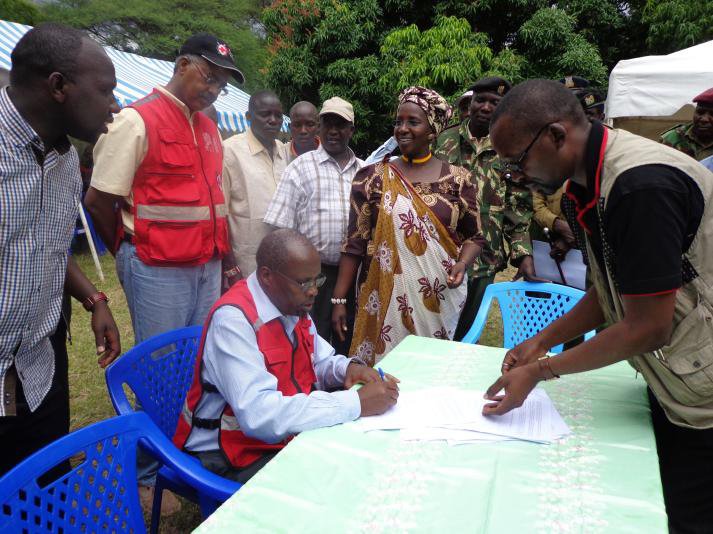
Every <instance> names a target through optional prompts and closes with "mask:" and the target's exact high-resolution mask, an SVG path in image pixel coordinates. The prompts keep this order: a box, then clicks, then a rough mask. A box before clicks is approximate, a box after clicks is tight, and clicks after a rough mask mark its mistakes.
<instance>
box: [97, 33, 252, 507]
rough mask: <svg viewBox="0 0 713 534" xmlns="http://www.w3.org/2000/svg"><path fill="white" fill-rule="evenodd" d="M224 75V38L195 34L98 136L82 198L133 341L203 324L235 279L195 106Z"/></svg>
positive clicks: (217, 152) (143, 478) (231, 71)
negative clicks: (122, 299) (168, 70)
mask: <svg viewBox="0 0 713 534" xmlns="http://www.w3.org/2000/svg"><path fill="white" fill-rule="evenodd" d="M231 76H232V77H233V78H234V79H235V80H237V81H238V82H240V83H242V82H243V81H244V78H243V75H242V73H241V72H240V71H239V70H238V69H237V67H236V66H235V63H234V60H233V56H232V54H231V52H230V48H228V46H227V44H226V43H225V42H223V41H221V40H220V39H218V38H216V37H214V36H212V35H209V34H206V33H200V34H196V35H194V36H192V37H190V38H189V39H188V40H187V41H186V42H185V43H184V44H183V46H182V47H181V49H180V51H179V56H178V58H177V59H176V63H175V67H174V73H173V77H172V78H171V79H170V80H169V82H168V84H166V86H165V87H160V86H159V87H156V88H155V89H154V91H153V92H152V93H151V94H149V95H148V96H146V97H145V98H143V99H141V100H139V101H138V102H135V103H134V104H132V105H131V106H128V107H126V108H124V109H123V110H122V111H121V112H120V113H119V114H118V115H116V118H115V119H114V122H113V123H112V124H110V125H109V130H108V132H107V133H106V134H105V135H103V136H102V137H100V138H99V140H98V141H97V143H96V147H95V149H94V161H95V166H94V171H93V174H92V181H91V186H90V188H89V191H88V192H87V195H86V205H87V208H88V210H89V212H90V213H91V215H92V217H93V219H94V222H95V225H96V227H97V229H98V230H99V233H100V234H101V237H102V239H103V240H104V242H105V243H107V245H109V246H112V245H113V250H114V252H115V254H116V269H117V274H118V276H119V281H120V282H121V285H122V287H123V289H124V293H125V294H126V300H127V302H128V305H129V311H130V312H131V321H132V324H133V328H134V338H135V340H136V342H137V343H139V342H141V341H143V340H145V339H147V338H149V337H151V336H154V335H156V334H160V333H162V332H166V331H168V330H173V329H175V328H180V327H184V326H188V325H194V324H202V323H203V321H204V320H205V317H206V315H207V314H208V310H210V307H211V306H212V305H213V303H214V302H215V301H216V300H217V299H218V297H219V296H220V288H221V280H222V279H223V277H225V278H226V279H229V281H230V282H234V281H237V279H239V278H240V277H239V271H238V270H237V269H236V268H235V262H234V260H233V256H232V252H231V250H230V242H229V238H228V223H227V217H226V216H227V207H226V205H225V200H224V197H223V191H222V183H223V182H222V172H223V150H222V144H221V139H220V135H219V134H218V129H217V128H216V125H215V124H214V123H213V122H212V121H211V120H210V119H209V118H208V117H207V116H206V115H205V114H203V113H201V112H200V110H202V109H204V108H206V107H208V106H210V105H211V104H213V102H215V101H216V99H217V98H218V95H220V94H224V93H225V91H226V87H227V83H228V79H229V78H230V77H231ZM115 205H118V206H119V207H120V208H119V210H118V213H117V212H116V211H115V209H114V206H115ZM149 463H151V464H153V462H150V460H148V459H147V460H146V461H144V459H142V457H140V462H139V473H138V475H139V482H140V484H141V486H142V488H141V489H140V494H141V496H142V502H143V503H145V504H147V503H148V502H150V497H151V490H150V489H147V488H149V487H150V486H153V483H154V480H155V469H154V468H152V467H148V466H147V465H146V464H149ZM153 465H155V464H153ZM163 502H164V503H166V504H165V505H164V507H163V511H164V512H170V511H171V510H172V509H176V508H177V505H178V501H176V500H175V499H172V498H171V497H170V496H169V497H168V498H164V499H163Z"/></svg>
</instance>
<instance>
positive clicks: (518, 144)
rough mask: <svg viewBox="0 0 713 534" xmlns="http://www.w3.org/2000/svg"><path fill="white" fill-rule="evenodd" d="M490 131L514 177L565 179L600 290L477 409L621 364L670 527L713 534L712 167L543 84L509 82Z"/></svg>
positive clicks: (489, 409)
mask: <svg viewBox="0 0 713 534" xmlns="http://www.w3.org/2000/svg"><path fill="white" fill-rule="evenodd" d="M491 135H492V140H493V146H494V147H495V150H496V151H497V152H498V155H499V156H500V158H501V161H502V162H503V165H504V169H505V171H506V172H510V173H512V175H513V177H514V179H516V180H518V181H520V182H522V183H524V184H526V185H528V186H529V187H532V188H537V189H540V190H541V191H543V192H544V193H546V194H550V193H552V192H553V191H555V190H556V189H557V188H559V187H560V186H561V185H562V184H563V183H564V181H565V179H566V178H567V177H569V178H570V182H569V185H568V187H567V191H566V194H567V195H568V196H569V197H570V198H571V199H572V200H573V201H574V202H575V203H576V206H577V208H576V211H577V217H576V219H577V223H573V224H579V225H580V226H581V227H582V228H583V229H584V231H585V232H586V245H587V248H588V250H589V254H588V257H589V267H590V270H591V275H592V279H593V282H594V286H593V287H592V288H590V289H589V290H588V291H587V293H586V294H585V296H584V297H582V299H581V300H580V301H579V302H578V303H577V305H576V306H575V307H574V308H573V309H572V310H571V311H570V312H569V313H568V314H566V315H564V316H563V317H561V318H560V319H558V320H557V321H555V322H554V323H552V324H551V325H550V326H548V327H547V328H545V329H544V330H543V331H542V332H540V333H539V334H537V335H536V336H534V337H532V338H530V339H528V340H527V341H524V342H523V343H521V344H520V345H518V346H516V347H515V348H513V349H512V350H510V351H509V352H508V353H507V355H506V356H505V360H504V362H503V373H504V374H503V375H502V376H501V377H500V378H499V379H498V380H497V381H496V382H495V383H494V384H493V385H492V386H491V387H490V388H489V389H488V391H487V393H486V397H487V398H490V399H492V400H494V401H495V402H493V403H491V404H488V405H486V406H485V408H484V410H483V412H484V413H485V414H486V415H487V414H492V415H500V414H504V413H506V412H508V411H509V410H511V409H512V408H514V407H517V406H520V405H521V404H522V402H523V401H524V399H525V398H526V397H527V395H528V393H529V392H530V391H531V390H532V389H533V388H534V387H535V385H536V384H537V383H538V382H539V381H541V380H545V379H549V378H555V377H558V376H559V375H564V374H570V373H577V372H583V371H588V370H591V369H597V368H600V367H604V366H606V365H610V364H612V363H615V362H618V361H621V360H625V359H628V360H629V362H630V363H631V365H632V366H633V367H634V368H635V369H636V370H637V371H638V372H640V373H641V374H642V376H643V378H644V380H646V382H647V384H648V387H649V390H648V395H649V402H650V406H651V415H652V420H653V428H654V434H655V436H656V445H657V449H658V455H659V466H660V471H661V482H662V485H663V492H664V500H665V503H666V512H667V513H668V518H669V527H670V529H671V531H672V532H713V372H712V371H711V369H713V286H712V285H711V284H713V263H711V261H710V260H711V257H713V211H711V210H712V208H711V206H713V174H711V173H710V171H708V170H707V169H706V168H705V167H703V166H702V165H701V164H700V163H698V162H697V161H695V160H694V159H692V158H690V157H689V156H687V155H685V154H682V153H681V152H678V151H676V150H674V149H673V148H669V147H662V146H661V145H659V144H657V143H655V142H653V141H650V140H647V139H644V138H642V137H639V136H636V135H633V134H630V133H628V132H626V131H624V130H616V129H608V128H606V127H604V126H603V125H602V124H601V123H599V122H597V121H594V122H591V123H590V122H589V121H588V120H587V118H586V116H585V115H584V112H583V111H582V107H581V106H580V105H579V103H578V102H577V99H576V97H575V96H574V95H573V94H571V92H570V91H568V90H567V89H566V88H564V87H562V86H561V85H560V84H557V83H556V82H550V81H546V80H531V81H528V82H525V83H523V84H521V85H519V86H517V87H515V88H514V89H512V90H511V91H510V92H509V93H508V94H507V95H506V96H505V97H504V98H503V99H502V101H501V102H500V105H499V106H498V109H497V110H496V111H495V113H494V114H493V117H492V122H491ZM604 323H608V324H609V325H610V326H609V327H608V328H606V329H604V330H603V331H601V332H600V333H598V334H597V335H596V336H594V337H593V338H592V339H590V340H589V341H587V342H585V343H582V344H581V345H578V346H576V347H574V348H572V349H569V350H566V351H564V352H562V353H561V354H560V355H558V356H555V357H552V358H546V357H545V358H544V359H543V357H544V356H545V354H546V351H547V350H548V349H549V348H550V347H552V346H554V345H557V344H559V343H562V342H565V341H569V340H570V339H572V338H574V337H576V336H579V335H581V334H584V333H585V332H588V331H590V330H592V329H594V328H596V327H598V326H600V325H602V324H604ZM503 388H504V389H505V394H504V395H503V396H499V395H497V393H498V392H499V391H500V390H501V389H503Z"/></svg>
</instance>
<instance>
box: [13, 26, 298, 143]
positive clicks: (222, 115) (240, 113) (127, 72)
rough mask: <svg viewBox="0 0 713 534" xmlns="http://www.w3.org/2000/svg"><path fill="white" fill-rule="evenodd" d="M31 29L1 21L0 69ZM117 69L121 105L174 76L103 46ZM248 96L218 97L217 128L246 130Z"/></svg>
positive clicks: (164, 65)
mask: <svg viewBox="0 0 713 534" xmlns="http://www.w3.org/2000/svg"><path fill="white" fill-rule="evenodd" d="M30 28H31V26H25V25H24V24H17V23H15V22H7V21H4V20H0V67H2V68H5V69H10V66H11V61H10V54H11V53H12V49H13V48H15V45H16V44H17V41H19V40H20V37H22V36H23V35H24V34H25V33H26V32H28V31H29V30H30ZM104 50H106V53H107V54H108V55H109V57H110V58H111V60H112V62H113V63H114V68H115V69H116V80H117V86H116V89H114V97H115V98H116V101H117V102H118V103H119V105H120V106H122V107H123V106H126V105H128V104H130V103H132V102H134V101H136V100H138V99H139V98H141V97H143V96H145V95H147V94H149V93H150V92H151V91H152V89H153V88H154V87H155V86H156V85H165V84H166V83H167V82H168V80H169V79H170V78H171V76H172V75H173V63H171V62H169V61H161V60H159V59H151V58H147V57H143V56H139V55H138V54H130V53H128V52H119V51H118V50H115V49H113V48H111V47H108V46H105V47H104ZM249 99H250V95H249V94H247V93H246V92H244V91H241V90H240V89H238V88H237V87H235V86H233V85H231V86H230V87H229V89H228V94H227V95H226V96H220V97H218V100H216V102H215V109H216V110H217V112H218V126H219V127H220V129H221V130H224V131H227V132H238V133H239V132H244V131H245V130H246V129H247V127H248V120H247V118H246V117H245V112H246V111H247V110H248V100H249ZM289 122H290V120H289V119H288V118H287V117H284V120H283V123H282V131H283V132H288V131H289Z"/></svg>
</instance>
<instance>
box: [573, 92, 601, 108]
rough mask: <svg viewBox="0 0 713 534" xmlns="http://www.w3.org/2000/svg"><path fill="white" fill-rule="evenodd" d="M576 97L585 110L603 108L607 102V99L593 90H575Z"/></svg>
mask: <svg viewBox="0 0 713 534" xmlns="http://www.w3.org/2000/svg"><path fill="white" fill-rule="evenodd" d="M575 96H576V97H577V99H578V100H579V103H580V104H582V107H583V108H584V109H591V108H594V107H597V106H602V105H604V102H606V99H605V98H604V97H603V96H602V94H601V93H600V92H599V91H595V90H592V89H577V90H575Z"/></svg>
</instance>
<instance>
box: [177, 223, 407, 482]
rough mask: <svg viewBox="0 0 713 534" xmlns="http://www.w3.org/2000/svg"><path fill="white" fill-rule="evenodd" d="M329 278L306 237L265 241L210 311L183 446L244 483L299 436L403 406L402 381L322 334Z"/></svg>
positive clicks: (280, 235) (286, 235) (288, 233)
mask: <svg viewBox="0 0 713 534" xmlns="http://www.w3.org/2000/svg"><path fill="white" fill-rule="evenodd" d="M323 282H324V276H323V275H322V274H321V273H320V257H319V254H318V253H317V250H316V249H315V248H314V246H313V245H312V244H311V243H310V242H309V240H308V239H307V238H305V237H304V236H303V235H302V234H300V233H298V232H296V231H294V230H289V229H281V230H275V231H274V232H273V233H271V234H269V235H268V236H267V237H265V238H264V239H263V241H262V242H261V243H260V246H259V248H258V251H257V270H256V271H255V272H254V273H253V274H251V275H250V276H249V277H248V278H247V280H241V281H240V282H238V283H237V284H235V285H234V286H233V287H232V288H230V290H228V292H227V293H226V294H225V295H223V297H221V298H220V300H218V302H216V304H215V306H213V309H212V310H211V312H210V314H209V315H208V319H207V321H206V324H205V328H204V334H203V338H202V339H201V345H200V349H199V352H198V358H197V360H196V367H195V369H196V371H195V374H194V377H193V384H192V386H191V389H190V390H189V392H188V396H187V398H186V402H185V406H184V409H183V412H182V416H181V418H180V419H179V422H178V427H177V429H176V434H175V436H174V438H173V439H174V442H175V444H176V446H177V447H179V448H181V449H184V450H186V451H188V452H189V453H191V454H193V455H195V456H197V457H198V458H199V459H200V461H201V463H202V464H203V465H204V466H205V467H206V468H207V469H209V470H211V471H214V472H215V473H217V474H219V475H221V476H224V477H226V478H230V479H232V480H236V481H238V482H241V483H244V482H246V481H247V480H248V479H250V477H252V476H253V475H254V474H255V473H256V472H257V471H258V470H260V469H261V468H262V467H263V466H264V465H265V464H266V463H267V462H269V461H270V459H272V458H273V457H274V456H275V455H276V454H277V453H278V452H279V451H280V450H281V449H282V448H283V447H284V446H285V445H286V444H287V442H288V441H289V440H290V439H291V438H292V437H293V436H294V435H295V434H297V433H299V432H302V431H305V430H311V429H314V428H320V427H325V426H331V425H336V424H339V423H344V422H346V421H351V420H354V419H356V418H357V417H359V416H360V415H361V416H367V415H377V414H380V413H383V412H385V411H386V410H387V409H388V408H389V407H391V406H393V405H394V404H395V403H396V401H397V398H398V394H399V390H398V386H397V384H396V382H397V380H396V379H395V378H393V377H391V376H390V375H386V376H387V377H388V379H387V380H385V381H382V380H381V378H380V377H379V374H378V373H377V372H376V371H375V370H374V369H371V368H370V367H367V366H365V365H363V364H362V362H359V361H357V360H354V359H349V358H346V357H345V356H342V355H339V354H335V351H334V349H333V348H332V347H331V346H330V345H329V344H328V343H327V342H326V341H325V340H324V339H323V338H321V337H320V336H319V335H318V334H317V331H316V329H315V327H314V324H313V323H312V320H311V319H310V317H309V312H310V310H311V309H312V305H313V304H314V299H315V297H316V295H317V291H318V289H319V286H321V285H322V283H323ZM358 383H362V384H364V386H362V387H361V389H359V390H358V391H356V390H353V389H349V388H351V386H353V385H354V384H358ZM342 388H344V389H343V390H342ZM329 391H331V392H329Z"/></svg>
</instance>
